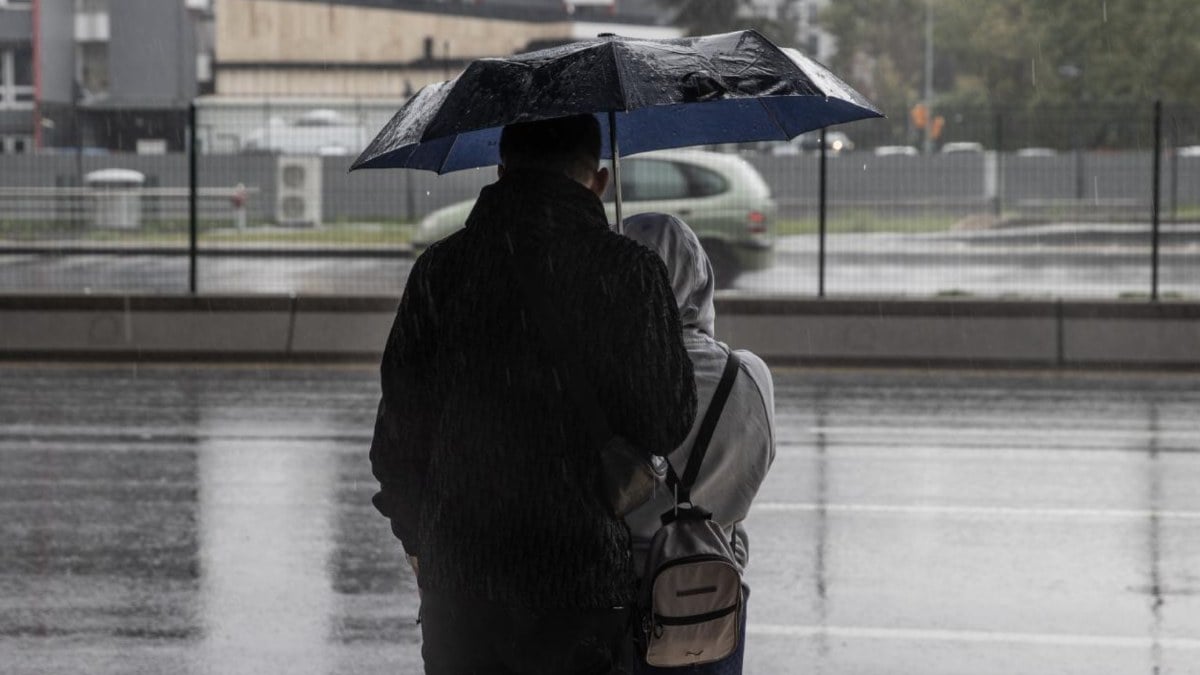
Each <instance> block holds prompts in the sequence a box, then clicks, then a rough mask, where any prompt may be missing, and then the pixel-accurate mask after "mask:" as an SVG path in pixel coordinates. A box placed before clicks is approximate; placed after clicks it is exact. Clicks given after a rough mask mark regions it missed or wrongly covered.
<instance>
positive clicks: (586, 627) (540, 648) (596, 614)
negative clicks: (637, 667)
mask: <svg viewBox="0 0 1200 675" xmlns="http://www.w3.org/2000/svg"><path fill="white" fill-rule="evenodd" d="M629 620H630V617H629V611H628V610H627V609H625V608H612V609H575V610H568V609H554V610H550V609H527V608H516V607H507V606H504V605H498V604H496V603H491V602H487V601H484V600H468V599H463V598H450V597H446V596H444V595H441V594H437V593H432V592H430V591H428V590H426V591H424V593H423V594H422V598H421V631H422V645H421V656H422V658H423V659H424V660H425V673H426V675H518V674H520V675H526V674H529V675H534V674H537V675H540V674H543V673H544V674H545V675H552V674H553V675H610V674H613V673H619V672H621V670H620V667H621V665H622V663H623V662H624V661H626V660H627V656H626V652H627V651H628V645H629V643H630V642H631V640H630V639H629V635H630V633H629V628H630V624H629Z"/></svg>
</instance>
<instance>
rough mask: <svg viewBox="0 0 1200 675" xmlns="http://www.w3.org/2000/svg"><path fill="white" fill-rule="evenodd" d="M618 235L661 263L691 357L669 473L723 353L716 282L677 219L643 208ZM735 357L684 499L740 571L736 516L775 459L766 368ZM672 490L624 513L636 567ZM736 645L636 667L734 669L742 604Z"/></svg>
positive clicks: (685, 454)
mask: <svg viewBox="0 0 1200 675" xmlns="http://www.w3.org/2000/svg"><path fill="white" fill-rule="evenodd" d="M624 224H625V235H626V236H627V237H629V238H631V239H633V240H635V241H638V242H640V243H642V244H644V245H645V246H647V247H648V248H650V249H651V250H653V251H654V252H656V253H658V255H659V257H661V258H662V259H663V261H664V262H665V263H666V264H667V272H668V274H669V275H670V279H671V288H672V291H673V292H674V295H675V302H676V304H677V305H678V307H679V318H680V323H681V324H682V327H683V344H684V347H686V348H687V353H688V357H690V359H691V361H692V366H693V371H694V373H695V378H696V398H697V414H696V419H695V424H694V425H693V427H692V430H691V432H690V433H689V434H688V437H687V439H686V440H684V442H683V443H682V444H681V445H680V446H679V447H678V448H677V449H676V450H674V451H673V452H671V453H670V455H668V460H669V461H670V462H671V465H672V466H673V467H675V469H676V471H677V472H682V471H683V467H685V466H687V462H688V459H689V456H690V454H691V451H692V445H693V443H694V442H695V440H696V435H697V432H698V431H699V427H700V423H701V421H702V420H703V417H704V411H705V410H707V408H708V405H709V402H710V401H711V400H712V398H713V393H714V392H715V391H716V388H717V383H718V382H720V380H721V373H722V371H723V370H724V368H725V361H726V360H727V359H728V355H729V351H730V350H729V347H727V346H726V345H724V344H722V343H721V342H718V341H717V340H716V338H715V337H714V336H715V331H714V325H715V323H716V309H715V306H714V304H713V293H714V290H715V288H716V281H715V279H714V276H713V267H712V264H711V263H710V262H709V260H708V256H707V254H705V252H704V249H703V248H702V247H701V245H700V240H699V239H698V238H697V237H696V234H695V233H694V232H693V231H692V229H691V228H690V227H688V226H687V225H686V224H685V223H684V222H683V221H681V220H679V219H678V218H676V217H674V216H671V215H668V214H662V213H643V214H638V215H635V216H631V217H629V218H627V219H625V221H624ZM737 355H738V358H739V360H740V361H741V367H740V369H739V372H738V375H737V378H736V379H735V380H734V384H733V389H732V390H731V391H730V393H729V399H728V400H727V401H726V403H725V408H724V410H723V411H722V413H721V417H720V421H719V422H718V424H717V426H716V429H715V430H714V432H713V436H712V440H711V441H710V442H709V445H708V453H707V454H706V455H705V457H704V463H703V465H701V467H700V473H699V474H698V475H697V478H696V482H695V485H694V486H693V487H692V490H691V496H692V502H693V503H694V504H696V505H698V506H701V507H703V508H705V509H707V510H710V511H712V518H713V520H714V521H715V522H717V523H718V524H719V525H720V526H721V529H722V531H723V532H724V533H725V535H726V536H728V537H729V538H730V541H731V542H732V544H733V550H734V555H735V559H736V562H737V564H738V565H739V566H740V567H741V568H742V570H743V571H744V570H745V567H746V564H747V563H748V562H749V557H750V547H749V538H748V536H747V534H746V528H745V527H744V526H743V524H742V521H743V520H745V518H746V515H747V513H748V512H749V511H750V502H751V501H752V500H753V499H754V496H755V495H756V494H757V492H758V489H759V486H760V485H762V482H763V479H764V478H765V477H766V475H767V470H768V469H769V468H770V466H771V463H772V461H773V460H774V458H775V432H774V429H775V388H774V384H773V382H772V380H771V372H770V370H768V369H767V366H766V364H765V363H763V361H762V359H760V358H758V357H757V356H755V355H754V354H753V353H751V352H749V351H746V350H743V349H739V350H737ZM674 503H675V502H674V499H673V497H672V495H670V494H669V493H667V492H666V491H662V492H660V493H659V494H657V495H656V496H655V497H654V499H652V500H651V501H650V502H648V503H647V504H646V505H644V506H642V507H641V508H639V509H637V510H636V511H634V512H632V513H630V514H629V515H628V516H626V518H625V522H626V524H628V525H629V529H630V533H631V536H632V540H633V554H634V564H635V566H636V567H637V569H643V568H644V564H645V558H646V554H647V552H648V550H649V547H650V541H651V539H653V538H654V534H655V532H657V530H658V528H659V525H660V520H659V517H660V516H661V515H662V514H663V513H664V512H666V511H668V510H670V509H671V508H672V507H673V506H674ZM749 591H750V589H749V587H747V586H745V582H743V595H744V597H745V598H746V599H747V600H748V599H749ZM742 612H743V613H742V617H741V635H740V637H739V644H738V649H737V651H735V652H734V653H733V654H731V655H730V656H728V657H727V658H725V659H723V660H721V661H717V662H714V663H709V664H704V665H700V666H688V667H686V668H675V669H661V668H654V667H651V666H648V665H646V664H645V663H644V662H642V663H640V664H638V665H637V666H636V670H635V672H638V673H669V672H689V673H740V672H742V657H743V654H744V650H745V634H746V614H745V604H744V603H743V609H742Z"/></svg>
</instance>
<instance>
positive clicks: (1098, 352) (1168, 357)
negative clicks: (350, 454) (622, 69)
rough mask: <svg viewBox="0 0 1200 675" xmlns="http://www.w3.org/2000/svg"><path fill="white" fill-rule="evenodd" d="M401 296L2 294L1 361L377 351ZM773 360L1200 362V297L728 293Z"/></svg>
mask: <svg viewBox="0 0 1200 675" xmlns="http://www.w3.org/2000/svg"><path fill="white" fill-rule="evenodd" d="M396 304H397V300H396V299H395V298H361V297H354V298H341V297H281V296H237V297H233V296H228V297H226V296H198V297H192V296H119V295H112V296H37V295H35V296H0V358H5V359H10V360H12V359H50V360H58V359H124V360H130V359H141V360H172V359H186V360H353V361H368V362H369V361H375V360H378V358H379V356H380V353H381V352H382V350H383V345H384V342H385V341H386V339H387V334H388V331H389V330H390V327H391V323H392V319H393V316H394V312H395V308H396ZM717 334H718V337H719V338H720V339H721V340H724V341H726V342H728V343H729V344H731V345H733V346H736V347H741V348H746V349H750V350H753V351H754V352H756V353H757V354H759V355H760V356H762V357H763V358H764V359H766V360H767V361H768V362H769V363H771V364H774V365H805V364H807V365H830V364H841V365H881V366H901V365H908V366H912V365H916V366H926V367H941V366H970V367H1022V366H1029V367H1076V366H1077V367H1147V368H1188V369H1195V368H1200V304H1196V303H1190V304H1189V303H1147V302H1144V301H1143V302H1079V303H1063V302H1046V301H978V300H965V299H946V300H893V299H889V300H866V299H864V300H818V299H812V298H761V297H759V298H751V297H743V296H737V295H723V296H722V297H719V298H718V300H717Z"/></svg>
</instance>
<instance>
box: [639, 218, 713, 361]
mask: <svg viewBox="0 0 1200 675" xmlns="http://www.w3.org/2000/svg"><path fill="white" fill-rule="evenodd" d="M625 236H627V237H629V238H630V239H633V240H634V241H637V242H639V243H641V244H643V245H645V246H648V247H649V248H650V249H651V250H653V251H654V252H656V253H658V255H659V257H660V258H662V259H663V261H664V262H665V263H667V274H669V275H670V277H671V290H672V291H674V293H675V304H676V305H677V306H678V307H679V319H680V321H681V322H682V324H683V329H684V332H685V333H687V332H688V331H696V332H699V333H702V334H704V335H706V336H708V337H710V338H711V337H713V336H714V334H715V331H714V327H713V325H714V323H715V321H716V316H717V312H716V309H715V308H714V306H713V293H714V291H715V290H716V284H715V282H714V280H713V268H712V263H710V262H709V261H708V254H706V253H705V252H704V248H703V247H702V246H700V239H699V238H698V237H696V233H695V232H693V231H692V228H690V227H688V226H687V224H686V223H684V222H683V221H682V220H680V219H678V218H676V217H675V216H672V215H669V214H666V213H639V214H638V215H636V216H630V217H629V218H626V219H625Z"/></svg>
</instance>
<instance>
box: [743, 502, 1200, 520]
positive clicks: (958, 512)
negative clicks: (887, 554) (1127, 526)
mask: <svg viewBox="0 0 1200 675" xmlns="http://www.w3.org/2000/svg"><path fill="white" fill-rule="evenodd" d="M751 511H752V512H758V511H773V512H798V513H816V512H818V511H825V512H827V513H866V514H881V515H912V516H971V517H984V518H1041V519H1048V520H1075V519H1088V518H1096V519H1117V520H1130V519H1132V520H1145V519H1149V518H1151V517H1158V518H1160V519H1164V520H1200V511H1179V510H1154V509H1070V508H1020V507H1010V506H949V505H945V506H943V505H937V504H817V503H814V502H759V503H756V504H754V505H753V506H752V507H751Z"/></svg>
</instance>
